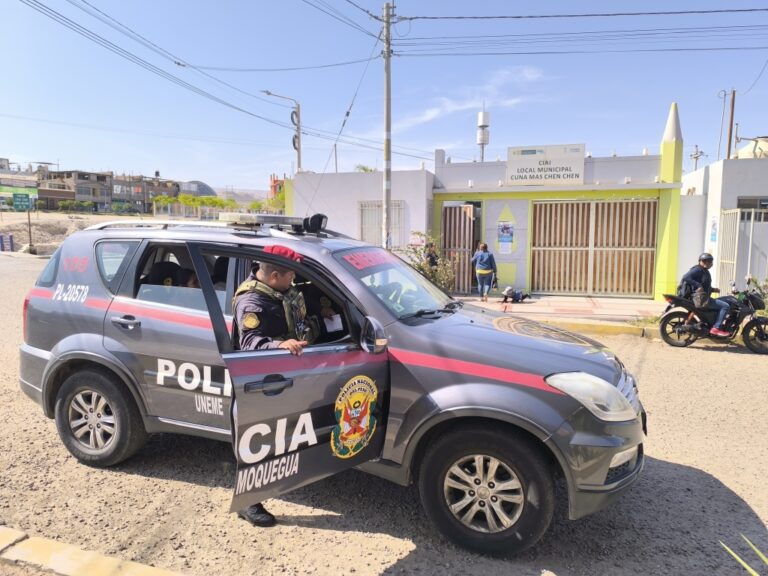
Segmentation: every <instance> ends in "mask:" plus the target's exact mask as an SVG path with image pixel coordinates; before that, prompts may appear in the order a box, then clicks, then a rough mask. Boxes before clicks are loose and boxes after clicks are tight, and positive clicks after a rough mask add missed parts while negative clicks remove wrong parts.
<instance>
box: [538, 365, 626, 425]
mask: <svg viewBox="0 0 768 576" xmlns="http://www.w3.org/2000/svg"><path fill="white" fill-rule="evenodd" d="M546 381H547V384H549V385H550V386H552V387H553V388H557V389H558V390H560V391H561V392H565V393H566V394H568V395H569V396H571V397H572V398H575V399H576V400H578V401H579V402H581V404H582V405H583V406H584V408H586V409H587V410H589V411H590V412H592V414H594V415H595V416H597V417H598V418H599V419H600V420H605V421H607V422H625V421H627V420H634V419H635V417H636V416H637V415H636V414H635V410H634V409H633V408H632V405H631V404H630V403H629V401H628V400H627V399H626V398H624V395H623V394H622V393H621V392H619V391H618V390H617V389H616V387H615V386H612V385H611V384H610V383H609V382H606V381H605V380H603V379H602V378H598V377H597V376H593V375H592V374H587V373H586V372H563V373H560V374H552V375H551V376H548V377H547V378H546Z"/></svg>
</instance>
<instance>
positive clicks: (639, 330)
mask: <svg viewBox="0 0 768 576" xmlns="http://www.w3.org/2000/svg"><path fill="white" fill-rule="evenodd" d="M538 321H539V322H542V323H543V324H550V325H552V326H557V327H558V328H563V329H564V330H568V331H570V332H577V333H579V334H596V335H602V336H616V335H621V334H628V335H630V336H639V337H641V338H648V339H650V340H653V339H655V338H657V337H658V333H659V331H658V328H657V327H646V326H629V325H627V324H598V323H594V322H573V321H568V320H551V319H550V320H543V319H542V320H538Z"/></svg>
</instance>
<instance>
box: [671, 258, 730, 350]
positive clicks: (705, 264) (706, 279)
mask: <svg viewBox="0 0 768 576" xmlns="http://www.w3.org/2000/svg"><path fill="white" fill-rule="evenodd" d="M713 263H714V258H713V257H712V254H709V253H708V252H704V253H703V254H701V255H700V256H699V263H698V264H696V265H695V266H693V267H692V268H691V269H690V270H688V272H686V273H685V275H684V276H683V280H682V282H684V283H687V284H688V285H689V286H690V287H691V290H692V291H693V292H699V293H702V292H703V293H705V294H706V295H707V296H711V295H712V276H710V274H709V269H710V268H712V264H713ZM708 307H709V308H714V309H716V310H717V320H716V321H715V325H714V326H712V328H711V330H710V331H709V333H710V334H711V335H712V336H730V333H728V332H726V331H725V330H723V329H721V326H722V324H723V320H724V319H725V315H726V314H727V313H728V308H729V306H728V303H727V302H723V301H722V300H716V299H710V300H709V304H708Z"/></svg>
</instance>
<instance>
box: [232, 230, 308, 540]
mask: <svg viewBox="0 0 768 576" xmlns="http://www.w3.org/2000/svg"><path fill="white" fill-rule="evenodd" d="M264 252H266V253H269V254H273V255H275V256H281V257H283V258H286V259H288V260H292V261H294V262H301V260H302V257H301V255H299V254H297V253H296V252H294V251H293V250H291V249H290V248H287V247H285V246H279V245H276V246H267V247H266V248H264ZM295 275H296V274H295V272H293V270H289V269H288V268H285V267H283V266H280V265H277V264H273V263H271V262H262V263H260V264H259V265H258V268H257V267H254V270H253V271H251V274H250V276H248V279H247V280H245V281H244V282H243V283H242V284H240V286H239V287H238V289H237V291H236V292H235V297H234V306H233V307H234V312H235V318H236V322H237V331H238V342H239V346H240V350H266V349H271V348H282V349H284V350H288V351H290V353H291V354H295V355H300V354H301V353H302V351H303V350H304V347H305V346H306V345H307V344H309V343H311V342H312V341H313V340H314V338H315V337H316V334H317V332H316V330H315V328H314V326H313V324H312V323H311V322H310V320H309V319H308V318H307V314H306V312H307V310H306V305H305V304H304V298H303V296H302V294H301V293H300V292H299V291H298V290H296V289H295V288H294V287H293V286H292V283H293V279H294V277H295ZM237 515H238V516H239V517H240V518H243V519H244V520H247V521H248V522H250V523H251V524H253V525H254V526H262V527H267V526H274V525H275V524H276V520H275V517H274V516H273V515H272V514H270V513H269V512H268V511H267V509H266V508H264V505H263V504H261V503H259V504H254V505H253V506H250V507H248V508H245V509H244V510H240V511H239V512H238V513H237Z"/></svg>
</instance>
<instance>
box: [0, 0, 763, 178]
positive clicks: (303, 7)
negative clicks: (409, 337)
mask: <svg viewBox="0 0 768 576" xmlns="http://www.w3.org/2000/svg"><path fill="white" fill-rule="evenodd" d="M28 1H29V2H32V3H35V4H36V5H37V6H38V7H40V8H41V9H45V8H49V9H52V10H54V11H56V12H57V13H59V14H60V15H62V16H64V17H66V18H69V19H70V20H71V21H74V22H75V23H77V24H78V25H80V26H82V27H83V28H84V29H85V30H87V31H90V32H92V33H95V34H98V35H99V36H100V37H102V38H104V39H106V40H107V41H109V42H111V43H113V44H114V45H117V46H118V47H119V48H120V49H123V50H125V51H127V54H128V55H129V57H138V58H141V59H143V60H144V61H146V62H148V63H149V64H151V65H152V66H155V67H156V68H157V69H160V70H162V71H165V72H166V73H169V74H172V75H173V76H175V77H176V78H177V79H179V80H181V81H183V82H186V83H187V85H188V87H190V89H185V88H182V87H180V86H179V85H177V84H176V83H173V82H171V81H169V80H167V79H165V78H162V77H160V76H159V75H158V74H155V73H152V72H149V71H147V70H146V69H144V68H142V67H140V66H138V65H136V64H135V63H132V62H130V61H128V60H126V59H124V58H122V57H120V56H118V55H116V54H114V53H113V52H110V51H108V50H107V49H105V48H103V47H101V46H99V45H97V44H95V43H94V42H92V41H90V40H88V39H86V38H84V37H83V36H81V35H78V34H77V33H75V32H73V31H72V30H70V29H69V28H66V27H65V26H63V25H62V24H60V23H58V22H54V21H53V20H51V19H49V18H48V17H46V16H44V15H43V14H41V13H40V12H38V11H37V10H35V9H33V8H31V7H29V6H28V5H27V4H25V3H23V2H21V1H20V0H6V1H5V2H3V13H2V14H3V25H2V33H1V34H0V53H2V54H4V55H5V57H4V59H3V65H2V70H3V74H2V78H3V83H2V88H0V157H8V158H10V159H11V161H17V162H21V163H26V162H34V161H49V162H58V163H59V165H60V167H61V168H62V169H77V168H79V169H85V170H113V171H116V172H127V173H133V174H137V173H144V174H152V173H154V171H155V170H159V171H160V173H161V175H162V176H163V177H167V178H173V179H178V180H203V181H205V182H207V183H208V184H210V185H212V186H215V187H225V186H233V187H235V188H251V189H266V188H267V187H268V178H269V174H270V173H277V174H278V175H282V174H290V173H291V172H292V170H293V169H295V164H296V155H295V152H294V150H293V148H292V147H291V136H292V133H291V130H290V128H289V127H283V126H277V125H275V124H273V123H270V122H268V121H265V120H262V119H260V118H257V117H256V116H261V117H263V118H267V119H269V120H273V121H276V122H278V123H280V124H285V125H289V124H290V120H289V115H290V108H287V107H286V105H290V103H288V102H286V101H284V100H279V99H275V98H269V97H267V96H265V95H264V94H261V92H260V91H261V90H271V91H272V92H274V93H277V94H281V95H285V96H289V97H292V98H294V99H297V100H298V101H300V103H301V108H302V122H303V124H304V126H305V128H306V129H307V130H308V131H312V132H313V133H318V132H319V133H322V134H326V136H328V138H330V139H320V138H317V137H315V136H311V135H304V136H303V142H302V143H303V159H302V164H303V168H304V169H305V170H312V171H315V172H323V171H333V170H334V169H335V163H334V157H333V152H332V150H333V140H334V136H335V135H336V134H337V133H338V131H339V129H340V128H341V124H342V120H343V119H344V115H345V112H346V111H347V110H348V109H349V107H350V104H351V103H352V102H353V98H354V104H353V105H352V108H351V112H350V115H349V118H348V120H347V122H346V126H345V127H344V131H343V134H342V140H343V141H341V142H339V143H338V145H337V158H338V168H339V170H340V171H345V170H353V169H354V167H355V166H356V165H358V164H365V165H367V166H372V167H378V168H381V167H382V166H383V160H382V158H383V154H382V152H381V151H380V150H373V149H370V148H365V147H361V146H358V145H351V144H350V143H349V141H350V139H354V142H356V143H358V144H364V145H366V146H372V147H374V148H377V147H380V146H381V141H382V139H383V109H384V105H383V94H384V88H383V77H384V76H383V62H382V60H381V59H380V58H374V59H373V60H371V61H369V62H366V61H365V60H367V59H369V58H371V56H372V55H373V56H374V57H376V56H378V55H380V53H381V44H380V43H378V44H377V40H376V36H377V35H378V34H379V31H380V28H381V26H380V23H379V22H378V21H376V20H374V19H372V18H371V17H370V16H368V15H367V14H366V13H365V12H364V10H367V11H369V12H370V13H372V14H375V15H381V13H382V9H383V2H378V1H377V2H374V1H371V0H355V2H354V3H353V2H350V1H349V0H279V1H277V0H273V1H266V0H262V1H259V2H241V1H232V0H221V1H217V2H211V1H210V0H205V1H204V0H187V1H183V2H182V1H181V0H176V1H171V0H164V1H157V0H154V1H150V0H132V1H130V2H125V1H123V2H120V1H117V0H109V1H107V0H87V3H86V0H28ZM766 7H768V6H766V4H765V3H764V2H762V3H761V2H756V1H752V0H740V1H739V2H727V3H726V2H722V1H720V2H717V1H712V0H700V1H698V2H696V3H694V2H688V1H680V0H678V1H672V0H666V1H654V0H647V1H646V2H642V3H640V2H620V3H619V2H615V1H587V0H585V1H582V2H579V3H574V2H566V1H543V2H538V3H526V4H525V5H523V3H519V2H514V3H513V2H509V1H493V0H486V1H483V2H473V3H470V2H466V1H455V0H418V1H417V0H402V1H401V2H399V3H398V4H397V7H396V10H395V13H396V15H397V16H400V17H422V16H442V17H445V16H500V15H548V14H549V15H556V14H584V13H604V12H610V13H615V12H641V11H642V12H652V11H674V10H715V9H724V8H727V9H748V8H753V9H754V8H766ZM318 8H321V9H322V10H324V11H325V12H330V13H331V14H333V15H335V16H336V18H333V17H331V16H330V15H329V14H326V13H324V12H323V11H320V10H319V9H318ZM97 10H98V11H100V12H101V14H100V13H99V12H97ZM93 13H95V14H98V15H99V16H101V20H100V19H97V18H95V17H94V16H93V15H92V14H93ZM110 18H111V19H112V20H110ZM340 19H341V20H344V21H340ZM104 20H106V21H107V22H110V23H111V24H112V25H113V27H110V26H108V25H107V24H106V23H105V22H104ZM350 21H352V22H353V23H354V25H351V24H350ZM120 25H123V26H125V27H128V28H129V29H130V30H132V31H133V32H135V33H137V34H139V35H141V36H142V37H143V38H144V39H145V40H146V41H148V42H144V43H143V44H142V43H139V42H136V41H135V40H133V39H131V38H130V37H128V36H126V35H124V34H121V33H120V32H119V31H118V30H116V29H115V28H120ZM361 29H362V30H361ZM628 31H630V32H628ZM587 33H588V34H587ZM533 35H537V36H533ZM392 38H393V49H394V51H395V56H394V57H393V59H392V114H393V131H392V132H393V150H394V151H395V152H400V153H401V154H394V155H393V168H394V169H408V168H417V167H419V165H420V164H421V162H422V161H424V162H425V164H426V167H427V168H428V169H431V168H432V167H433V159H434V150H435V148H445V149H446V150H447V154H448V155H449V156H451V157H453V158H454V159H456V160H471V159H473V158H479V149H478V147H477V146H476V144H475V130H476V120H477V113H478V112H479V111H480V110H481V109H482V107H483V105H485V108H486V110H487V111H489V112H490V117H491V128H490V144H489V146H488V147H487V148H486V153H485V157H486V159H495V158H496V157H500V158H502V159H504V158H506V149H507V147H509V146H524V145H532V144H560V143H581V142H583V143H585V144H586V149H587V150H588V151H590V152H591V153H592V154H593V155H595V156H603V155H610V154H612V153H613V152H615V153H617V154H619V155H631V154H640V153H641V151H642V149H643V148H648V150H649V152H650V153H657V152H658V147H659V141H660V139H661V135H662V133H663V130H664V125H665V122H666V118H667V113H668V111H669V106H670V104H671V102H673V101H675V102H677V103H678V105H679V111H680V119H681V124H682V132H683V138H684V140H685V145H686V152H685V162H684V163H685V168H686V169H687V170H688V169H691V167H692V161H691V160H690V158H688V155H689V154H690V153H691V152H692V151H693V146H694V145H695V144H698V145H699V147H700V148H701V149H702V150H703V151H704V152H705V153H707V154H708V157H705V158H703V159H702V160H700V165H701V163H707V162H712V161H715V160H716V159H717V153H718V142H719V138H720V130H721V119H722V114H723V99H722V98H721V97H719V95H718V93H719V92H720V91H721V90H730V89H732V88H735V89H736V91H737V98H736V121H737V122H739V124H740V135H742V136H745V137H750V136H757V135H765V134H768V126H766V119H767V118H768V114H766V109H765V102H766V99H767V98H766V97H768V70H765V72H764V73H763V74H762V76H759V75H760V72H761V70H763V69H764V68H765V64H766V62H768V49H766V48H768V12H751V13H732V14H717V15H704V14H701V15H691V14H689V15H679V16H670V15H667V16H634V17H629V16H622V17H605V18H547V19H462V20H447V19H436V20H429V19H414V20H402V21H400V22H398V23H397V24H396V25H394V26H393V29H392ZM150 43H151V44H150ZM470 43H471V44H470ZM723 47H728V48H738V50H729V51H716V50H710V49H711V48H723ZM667 48H675V49H681V48H697V49H702V48H703V49H706V50H698V51H674V52H653V51H647V50H659V49H667ZM638 49H640V50H646V51H645V52H627V50H638ZM611 50H613V51H614V52H609V51H611ZM534 51H537V52H541V51H555V52H576V51H581V52H584V51H587V52H590V53H570V54H531V53H530V52H534ZM616 51H621V52H616ZM458 52H468V53H470V55H455V54H456V53H458ZM477 52H528V53H525V54H519V53H518V54H503V55H486V56H482V55H478V54H477ZM435 54H448V55H442V56H437V55H435ZM174 57H175V58H177V59H179V60H180V61H182V62H184V63H186V64H187V66H185V67H180V66H178V65H176V64H174V63H173V59H174ZM358 60H362V62H357V63H354V64H350V65H345V66H334V67H327V68H315V69H309V70H299V71H296V70H294V71H265V69H277V68H282V69H284V68H296V67H309V66H322V65H326V64H336V63H341V62H349V61H358ZM219 68H227V69H230V70H217V69H219ZM232 69H240V70H242V69H259V70H260V71H248V72H246V71H234V70H232ZM212 77H213V78H212ZM756 80H757V81H756ZM225 83H226V84H229V85H231V87H230V86H227V85H226V84H225ZM193 90H198V91H204V92H205V93H206V94H207V95H208V97H202V96H200V95H199V94H198V93H196V92H194V91H193ZM748 90H749V91H748ZM254 96H256V97H254ZM211 97H212V98H216V99H218V100H220V101H223V102H226V103H227V104H229V106H227V105H225V104H222V103H220V102H215V101H212V100H211V99H210V98H211ZM233 107H235V108H240V110H237V109H234V108H233ZM726 120H727V114H726ZM725 130H727V126H726V128H725ZM725 130H724V134H725ZM724 154H725V136H723V143H722V146H721V157H722V156H723V155H724ZM422 158H425V159H426V160H422Z"/></svg>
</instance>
